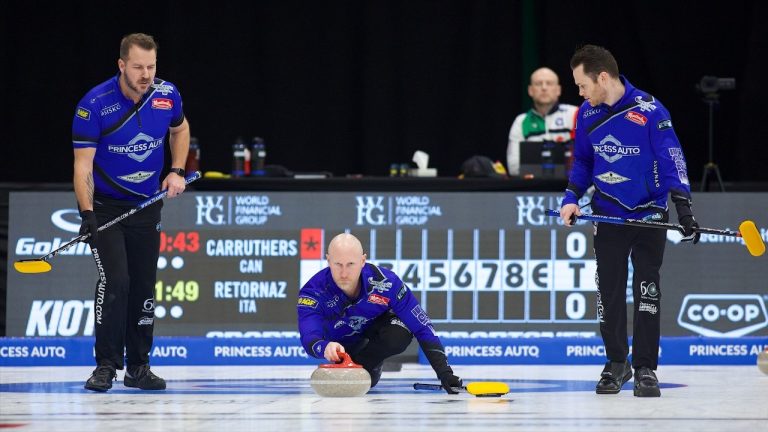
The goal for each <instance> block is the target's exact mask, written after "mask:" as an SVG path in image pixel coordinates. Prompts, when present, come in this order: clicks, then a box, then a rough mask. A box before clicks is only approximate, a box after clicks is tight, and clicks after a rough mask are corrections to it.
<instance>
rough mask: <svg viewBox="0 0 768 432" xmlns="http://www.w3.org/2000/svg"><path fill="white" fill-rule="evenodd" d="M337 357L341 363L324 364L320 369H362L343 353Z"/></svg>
mask: <svg viewBox="0 0 768 432" xmlns="http://www.w3.org/2000/svg"><path fill="white" fill-rule="evenodd" d="M338 354H339V357H341V361H340V362H338V363H325V364H321V365H320V367H321V368H331V369H334V368H362V366H360V365H359V364H357V363H355V362H354V361H352V357H350V356H349V354H347V353H345V352H340V353H338Z"/></svg>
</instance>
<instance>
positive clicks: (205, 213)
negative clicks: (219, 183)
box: [195, 195, 226, 225]
mask: <svg viewBox="0 0 768 432" xmlns="http://www.w3.org/2000/svg"><path fill="white" fill-rule="evenodd" d="M195 200H197V222H195V223H196V224H197V225H205V224H208V225H225V224H226V221H225V220H224V214H225V213H224V204H223V201H224V197H223V196H222V195H219V196H210V195H206V196H196V197H195Z"/></svg>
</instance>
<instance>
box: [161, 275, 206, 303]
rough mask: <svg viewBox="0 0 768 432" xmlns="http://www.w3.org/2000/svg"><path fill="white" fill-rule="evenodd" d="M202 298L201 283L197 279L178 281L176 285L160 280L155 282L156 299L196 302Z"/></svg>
mask: <svg viewBox="0 0 768 432" xmlns="http://www.w3.org/2000/svg"><path fill="white" fill-rule="evenodd" d="M198 298H200V285H199V284H198V283H197V281H186V282H185V281H182V280H180V281H176V284H175V285H165V284H164V283H163V281H161V280H159V281H157V282H156V283H155V300H157V301H167V302H169V301H172V300H176V301H180V302H183V301H186V302H194V301H196V300H197V299H198Z"/></svg>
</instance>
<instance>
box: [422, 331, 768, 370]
mask: <svg viewBox="0 0 768 432" xmlns="http://www.w3.org/2000/svg"><path fill="white" fill-rule="evenodd" d="M442 342H443V346H444V347H445V353H446V355H447V356H448V360H449V362H450V363H451V364H452V365H486V364H489V365H490V364H497V365H515V364H526V365H535V364H568V365H575V364H600V365H601V364H603V363H605V360H606V357H605V347H604V346H603V342H602V339H600V338H520V339H518V338H499V339H497V338H488V339H476V338H472V339H465V338H443V339H442ZM631 345H632V343H631V341H630V347H631ZM766 347H768V337H742V338H701V337H662V338H661V344H660V349H659V351H660V352H659V364H661V365H754V364H756V362H757V355H758V354H759V353H760V352H761V351H763V350H764V349H766ZM419 363H421V364H429V361H428V360H427V358H426V356H424V353H423V352H422V351H419Z"/></svg>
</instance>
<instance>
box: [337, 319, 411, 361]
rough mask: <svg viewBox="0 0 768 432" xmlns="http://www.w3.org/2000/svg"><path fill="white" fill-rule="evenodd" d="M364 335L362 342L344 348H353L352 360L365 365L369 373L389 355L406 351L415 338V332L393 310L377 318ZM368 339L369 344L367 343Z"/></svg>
mask: <svg viewBox="0 0 768 432" xmlns="http://www.w3.org/2000/svg"><path fill="white" fill-rule="evenodd" d="M363 336H364V338H363V339H362V343H360V344H358V345H356V346H352V347H346V346H345V347H344V348H345V349H347V350H350V349H351V350H352V352H350V356H351V357H352V360H353V361H354V362H355V363H357V364H359V365H361V366H362V367H364V368H365V369H366V370H367V371H368V372H369V373H370V372H371V370H373V369H374V368H376V367H377V366H379V365H380V364H381V363H382V362H384V360H385V359H387V358H388V357H392V356H393V355H397V354H400V353H401V352H403V351H405V349H406V348H408V345H409V344H410V343H411V340H412V339H413V334H412V333H411V332H410V331H409V330H408V329H407V328H406V327H405V324H403V322H402V321H400V318H398V317H397V316H396V315H395V314H394V313H392V312H387V313H385V314H384V315H382V316H380V317H378V318H376V319H375V320H374V322H373V324H371V326H370V327H368V328H367V329H366V330H365V332H364V333H363ZM366 339H367V341H368V343H367V344H366V343H365V340H366ZM348 352H349V351H348Z"/></svg>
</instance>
